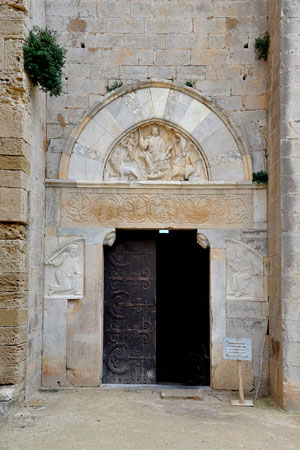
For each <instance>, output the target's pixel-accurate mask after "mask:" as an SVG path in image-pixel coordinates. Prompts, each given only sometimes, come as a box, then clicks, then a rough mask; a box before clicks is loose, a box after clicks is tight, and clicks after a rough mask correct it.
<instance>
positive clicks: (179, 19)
mask: <svg viewBox="0 0 300 450" xmlns="http://www.w3.org/2000/svg"><path fill="white" fill-rule="evenodd" d="M267 3H268V2H267V0H255V1H252V0H247V1H243V2H241V1H238V2H237V1H234V2H233V1H231V2H230V1H216V2H212V1H211V0H203V1H201V2H196V1H194V0H180V1H178V0H175V1H172V2H170V1H168V2H167V1H154V0H119V1H115V0H97V1H96V0H90V1H85V2H82V1H78V0H66V1H64V2H63V4H62V2H61V1H58V0H49V1H46V5H47V9H46V13H47V25H48V26H49V27H52V28H54V29H56V30H58V32H59V33H60V41H61V43H62V44H63V45H64V46H65V47H66V48H67V50H68V53H67V65H66V69H65V78H64V88H63V95H62V96H60V97H59V98H58V99H55V98H52V99H49V102H48V118H47V123H48V125H47V127H48V138H49V140H50V145H49V149H48V155H47V176H48V177H49V178H57V177H58V164H59V159H60V152H61V151H62V149H63V148H64V145H65V141H66V139H67V138H68V136H69V134H70V132H71V130H72V129H73V127H74V126H75V125H77V124H78V122H79V119H80V117H81V116H82V114H83V113H84V111H85V110H86V109H87V108H88V107H89V106H91V105H93V104H94V103H95V102H96V101H98V100H99V99H100V98H101V96H102V95H104V94H106V86H107V85H108V84H109V85H111V84H112V83H113V81H115V80H121V81H122V82H123V84H125V83H128V82H130V81H136V80H143V79H147V78H159V79H169V80H177V81H180V82H182V83H183V84H184V83H185V82H186V81H187V80H190V81H192V82H193V83H194V84H195V87H196V88H197V89H198V90H199V91H200V93H202V94H203V95H204V96H208V97H210V98H212V99H213V100H214V101H215V102H216V103H217V104H219V105H220V106H222V107H224V109H225V110H226V111H227V112H229V113H230V115H231V117H232V118H233V119H234V120H235V121H236V123H237V124H238V125H239V126H240V127H241V128H242V132H243V135H244V138H245V140H246V141H247V142H248V144H249V147H250V150H251V152H252V158H253V167H254V171H259V170H262V169H263V168H264V167H265V153H264V150H265V146H266V144H265V133H266V115H265V108H266V63H265V62H263V61H257V60H256V59H255V53H254V49H253V44H254V40H255V38H256V37H257V36H258V35H261V34H263V33H265V31H266V29H267Z"/></svg>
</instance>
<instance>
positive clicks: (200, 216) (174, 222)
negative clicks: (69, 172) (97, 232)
mask: <svg viewBox="0 0 300 450" xmlns="http://www.w3.org/2000/svg"><path fill="white" fill-rule="evenodd" d="M251 194H252V193H250V192H249V193H247V192H245V193H243V194H235V193H234V192H232V191H229V192H228V193H224V191H223V192H222V193H221V192H219V193H216V192H215V193H212V192H211V193H203V194H200V193H199V194H196V193H195V192H194V191H193V190H192V191H186V192H185V193H184V192H183V190H182V189H178V190H176V191H167V192H166V191H165V192H164V191H162V190H159V189H157V190H155V191H153V190H152V191H151V190H150V191H148V192H143V191H142V192H139V191H138V190H130V189H125V188H123V189H120V190H118V189H111V190H107V191H103V192H91V191H89V192H87V191H84V190H83V191H82V192H80V191H68V192H64V193H63V200H62V201H63V205H62V225H63V226H71V225H72V224H78V225H81V226H82V225H85V226H103V227H106V226H108V227H110V226H114V227H126V226H136V227H137V228H143V227H145V226H148V225H151V226H154V227H155V226H167V227H169V226H178V227H182V226H184V227H187V228H195V227H215V228H216V227H221V228H233V229H234V228H242V229H245V228H249V227H251V226H252V221H253V208H252V195H251Z"/></svg>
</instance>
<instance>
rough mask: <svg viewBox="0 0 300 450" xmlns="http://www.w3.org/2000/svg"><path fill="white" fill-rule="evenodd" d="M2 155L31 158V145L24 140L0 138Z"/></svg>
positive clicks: (0, 152)
mask: <svg viewBox="0 0 300 450" xmlns="http://www.w3.org/2000/svg"><path fill="white" fill-rule="evenodd" d="M0 155H12V156H24V157H25V158H26V159H27V160H28V158H29V144H28V143H27V142H25V141H24V140H23V139H14V138H2V137H0Z"/></svg>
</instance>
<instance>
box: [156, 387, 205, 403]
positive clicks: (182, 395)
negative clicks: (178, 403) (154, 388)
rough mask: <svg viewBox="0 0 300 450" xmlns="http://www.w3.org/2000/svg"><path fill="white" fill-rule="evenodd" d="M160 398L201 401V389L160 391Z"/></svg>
mask: <svg viewBox="0 0 300 450" xmlns="http://www.w3.org/2000/svg"><path fill="white" fill-rule="evenodd" d="M160 396H161V398H165V399H174V400H180V399H181V400H184V399H186V400H203V391H202V390H201V389H164V390H161V391H160Z"/></svg>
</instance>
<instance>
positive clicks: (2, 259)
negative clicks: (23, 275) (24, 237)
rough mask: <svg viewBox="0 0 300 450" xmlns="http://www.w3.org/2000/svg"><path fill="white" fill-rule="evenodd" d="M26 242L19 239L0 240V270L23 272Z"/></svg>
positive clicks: (24, 268)
mask: <svg viewBox="0 0 300 450" xmlns="http://www.w3.org/2000/svg"><path fill="white" fill-rule="evenodd" d="M27 249H28V246H27V243H26V242H24V241H20V240H1V241H0V272H1V273H2V274H4V273H5V272H25V271H26V260H27Z"/></svg>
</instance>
